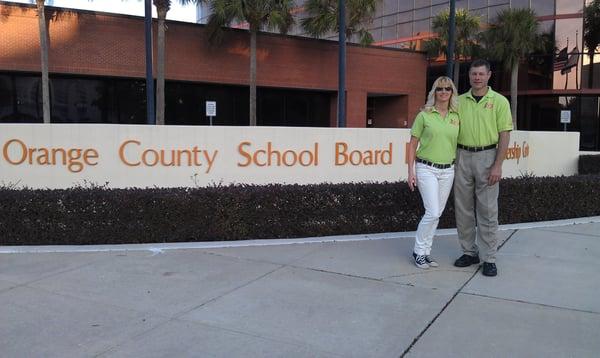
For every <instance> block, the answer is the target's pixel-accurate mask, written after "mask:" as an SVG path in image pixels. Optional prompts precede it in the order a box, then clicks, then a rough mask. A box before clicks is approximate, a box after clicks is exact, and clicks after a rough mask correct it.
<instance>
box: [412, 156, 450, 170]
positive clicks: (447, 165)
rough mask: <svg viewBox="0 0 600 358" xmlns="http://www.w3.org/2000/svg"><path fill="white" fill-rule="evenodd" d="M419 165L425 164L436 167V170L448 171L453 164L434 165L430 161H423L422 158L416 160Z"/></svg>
mask: <svg viewBox="0 0 600 358" xmlns="http://www.w3.org/2000/svg"><path fill="white" fill-rule="evenodd" d="M415 160H416V161H417V162H418V163H423V164H425V165H429V166H430V167H434V168H438V169H448V168H452V164H438V163H433V162H430V161H428V160H423V159H421V158H417V159H415Z"/></svg>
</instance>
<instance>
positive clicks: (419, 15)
mask: <svg viewBox="0 0 600 358" xmlns="http://www.w3.org/2000/svg"><path fill="white" fill-rule="evenodd" d="M430 16H431V8H430V7H426V8H424V9H419V10H415V20H422V19H428V18H429V17H430Z"/></svg>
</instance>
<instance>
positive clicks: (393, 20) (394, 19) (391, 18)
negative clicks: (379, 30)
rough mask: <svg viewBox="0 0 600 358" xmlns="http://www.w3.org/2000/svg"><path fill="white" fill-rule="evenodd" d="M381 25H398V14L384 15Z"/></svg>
mask: <svg viewBox="0 0 600 358" xmlns="http://www.w3.org/2000/svg"><path fill="white" fill-rule="evenodd" d="M381 20H382V23H381V26H383V27H386V26H390V25H396V24H397V23H398V16H397V15H396V14H393V15H388V16H384V17H383V18H382V19H381Z"/></svg>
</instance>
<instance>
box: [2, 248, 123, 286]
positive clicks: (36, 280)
mask: <svg viewBox="0 0 600 358" xmlns="http://www.w3.org/2000/svg"><path fill="white" fill-rule="evenodd" d="M111 258H112V257H100V258H98V259H96V260H94V261H92V262H87V263H84V264H81V265H78V266H75V267H70V268H67V269H64V270H59V271H57V272H53V273H49V274H47V275H44V276H41V277H38V278H36V279H34V280H31V281H27V282H24V283H17V282H12V281H9V282H11V283H14V284H15V286H13V287H10V288H8V289H6V291H10V290H12V289H15V288H19V287H27V288H35V289H37V287H35V286H29V285H31V284H34V283H36V282H39V281H42V280H45V279H48V278H51V277H54V276H58V275H62V274H64V273H68V272H71V271H75V270H79V269H81V268H84V267H87V266H90V265H93V264H96V263H98V262H101V261H108V260H110V259H111ZM46 291H47V292H52V291H48V290H46ZM3 292H4V290H0V294H2V293H3ZM52 293H55V292H52Z"/></svg>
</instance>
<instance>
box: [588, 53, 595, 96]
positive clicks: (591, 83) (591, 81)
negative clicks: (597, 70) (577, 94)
mask: <svg viewBox="0 0 600 358" xmlns="http://www.w3.org/2000/svg"><path fill="white" fill-rule="evenodd" d="M588 56H590V70H589V71H588V88H590V89H591V88H594V50H591V51H590V52H588Z"/></svg>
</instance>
